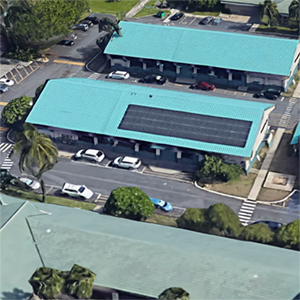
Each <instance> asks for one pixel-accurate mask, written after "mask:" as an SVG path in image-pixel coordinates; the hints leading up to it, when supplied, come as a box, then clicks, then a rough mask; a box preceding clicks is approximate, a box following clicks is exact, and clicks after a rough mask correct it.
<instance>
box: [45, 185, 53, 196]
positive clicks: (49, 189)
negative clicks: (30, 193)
mask: <svg viewBox="0 0 300 300" xmlns="http://www.w3.org/2000/svg"><path fill="white" fill-rule="evenodd" d="M52 189H53V186H51V187H50V189H49V191H47V192H46V195H47V194H48V193H49V192H50V191H51V190H52Z"/></svg>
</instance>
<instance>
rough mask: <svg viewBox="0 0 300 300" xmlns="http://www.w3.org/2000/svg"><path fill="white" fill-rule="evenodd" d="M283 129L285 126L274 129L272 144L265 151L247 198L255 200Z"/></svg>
mask: <svg viewBox="0 0 300 300" xmlns="http://www.w3.org/2000/svg"><path fill="white" fill-rule="evenodd" d="M284 131H285V128H278V129H277V131H276V134H275V137H274V140H273V144H272V146H271V148H270V149H269V151H268V153H267V156H266V158H265V160H264V162H263V164H262V166H261V168H260V170H259V172H258V175H257V177H256V179H255V182H254V184H253V186H252V189H251V191H250V193H249V195H248V199H249V200H254V201H255V200H256V199H257V196H258V194H259V191H260V189H261V187H262V185H263V183H264V181H265V178H266V176H267V173H268V169H269V167H270V165H271V162H272V159H273V157H274V155H275V152H276V150H277V148H278V145H279V143H280V141H281V138H282V135H283V133H284Z"/></svg>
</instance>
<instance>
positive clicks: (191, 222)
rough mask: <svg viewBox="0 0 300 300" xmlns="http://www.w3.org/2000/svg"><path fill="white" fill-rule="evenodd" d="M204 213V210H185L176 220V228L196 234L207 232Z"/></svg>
mask: <svg viewBox="0 0 300 300" xmlns="http://www.w3.org/2000/svg"><path fill="white" fill-rule="evenodd" d="M205 211H206V209H205V208H187V209H186V210H185V212H184V214H183V215H181V216H180V217H179V218H178V219H177V220H176V223H177V226H178V227H179V228H183V229H189V230H193V231H197V232H204V233H206V232H208V228H207V223H206V219H205Z"/></svg>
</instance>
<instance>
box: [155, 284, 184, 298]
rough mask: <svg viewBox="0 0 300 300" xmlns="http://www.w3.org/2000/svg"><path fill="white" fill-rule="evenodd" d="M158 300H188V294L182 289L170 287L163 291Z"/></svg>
mask: <svg viewBox="0 0 300 300" xmlns="http://www.w3.org/2000/svg"><path fill="white" fill-rule="evenodd" d="M158 299H159V300H174V299H176V300H190V294H189V293H188V292H187V291H185V290H184V289H183V288H179V287H171V288H168V289H166V290H164V291H163V292H162V293H161V294H160V295H159V296H158Z"/></svg>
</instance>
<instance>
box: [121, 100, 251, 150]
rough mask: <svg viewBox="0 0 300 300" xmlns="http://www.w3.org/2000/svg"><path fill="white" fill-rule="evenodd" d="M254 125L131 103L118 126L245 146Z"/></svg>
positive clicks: (164, 134) (241, 121) (126, 128)
mask: <svg viewBox="0 0 300 300" xmlns="http://www.w3.org/2000/svg"><path fill="white" fill-rule="evenodd" d="M251 125H252V122H251V121H244V120H236V119H230V118H223V117H214V116H208V115H201V114H194V113H186V112H180V111H174V110H167V109H160V108H153V107H146V106H140V105H129V106H128V107H127V110H126V112H125V114H124V116H123V119H122V121H121V122H120V124H119V126H118V128H119V129H123V130H131V131H137V132H144V133H151V134H157V135H163V136H169V137H177V138H182V139H188V140H194V141H200V142H206V143H213V144H221V145H228V146H235V147H245V145H246V142H247V138H248V134H249V131H250V128H251Z"/></svg>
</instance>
